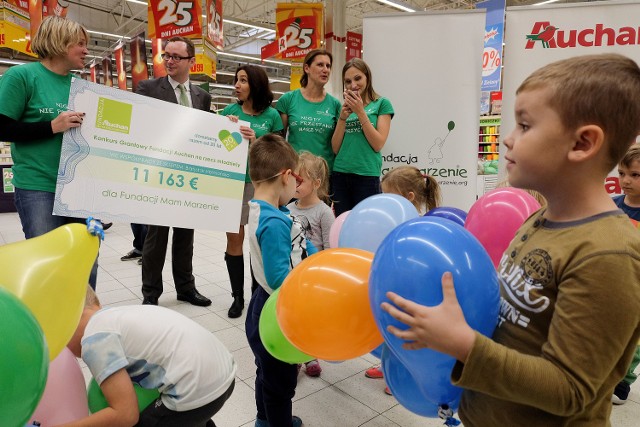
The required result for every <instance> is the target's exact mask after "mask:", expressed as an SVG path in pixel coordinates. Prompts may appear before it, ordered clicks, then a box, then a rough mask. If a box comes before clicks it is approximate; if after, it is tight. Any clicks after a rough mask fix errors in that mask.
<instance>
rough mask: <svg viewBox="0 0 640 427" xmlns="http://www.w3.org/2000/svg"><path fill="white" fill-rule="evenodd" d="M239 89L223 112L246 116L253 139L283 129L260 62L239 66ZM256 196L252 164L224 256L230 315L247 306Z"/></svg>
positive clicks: (245, 132) (244, 132) (234, 117)
mask: <svg viewBox="0 0 640 427" xmlns="http://www.w3.org/2000/svg"><path fill="white" fill-rule="evenodd" d="M234 86H235V89H236V97H237V98H238V102H237V103H236V104H229V105H227V106H226V107H225V108H224V110H222V112H221V113H220V114H222V115H223V116H227V117H229V119H231V120H232V121H236V122H237V121H238V120H244V121H247V122H249V123H250V124H251V126H250V127H246V126H242V127H240V131H241V132H242V135H243V136H244V137H245V138H246V139H248V140H249V144H251V143H253V141H255V140H256V138H259V137H261V136H262V135H266V134H268V133H276V132H281V131H282V129H283V126H282V120H281V119H280V114H278V111H276V109H275V108H273V107H272V106H271V102H272V101H273V93H272V92H271V88H269V77H267V73H266V72H265V71H264V70H263V69H262V67H258V66H256V65H242V66H240V67H238V69H237V70H236V76H235V79H234ZM252 198H253V184H252V183H251V178H249V166H248V164H247V175H246V178H245V185H244V196H243V198H242V216H241V217H240V229H239V230H238V232H237V233H227V250H226V252H225V254H224V260H225V262H226V264H227V271H228V272H229V280H230V281H231V294H232V295H233V304H232V305H231V307H230V308H229V313H228V316H229V317H231V318H236V317H240V316H241V315H242V310H243V309H244V256H243V253H242V243H243V241H244V226H245V225H246V224H247V223H248V222H249V205H248V202H249V200H251V199H252Z"/></svg>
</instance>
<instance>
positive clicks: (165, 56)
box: [162, 53, 193, 62]
mask: <svg viewBox="0 0 640 427" xmlns="http://www.w3.org/2000/svg"><path fill="white" fill-rule="evenodd" d="M191 58H193V56H180V55H169V54H168V53H163V54H162V59H164V60H165V61H168V60H170V59H173V62H180V61H182V60H183V59H191Z"/></svg>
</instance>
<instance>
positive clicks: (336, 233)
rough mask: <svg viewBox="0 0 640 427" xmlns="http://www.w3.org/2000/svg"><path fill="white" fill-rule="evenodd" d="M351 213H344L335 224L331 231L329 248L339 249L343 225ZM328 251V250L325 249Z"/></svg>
mask: <svg viewBox="0 0 640 427" xmlns="http://www.w3.org/2000/svg"><path fill="white" fill-rule="evenodd" d="M349 212H351V211H346V212H342V213H341V214H340V215H338V217H337V218H336V220H335V221H334V222H333V225H332V226H331V229H330V230H329V247H330V248H337V247H338V239H339V237H340V230H342V224H344V220H345V219H347V216H349ZM325 249H327V248H325Z"/></svg>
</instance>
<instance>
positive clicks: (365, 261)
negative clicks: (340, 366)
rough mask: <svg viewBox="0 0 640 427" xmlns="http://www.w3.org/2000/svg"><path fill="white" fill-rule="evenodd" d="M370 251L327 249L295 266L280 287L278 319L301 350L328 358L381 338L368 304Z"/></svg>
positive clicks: (359, 350)
mask: <svg viewBox="0 0 640 427" xmlns="http://www.w3.org/2000/svg"><path fill="white" fill-rule="evenodd" d="M372 261H373V254H372V253H371V252H367V251H364V250H361V249H355V248H335V249H325V250H323V251H320V252H318V253H317V254H315V255H313V256H310V257H309V258H307V259H305V260H304V261H302V262H301V263H300V264H299V265H298V266H296V267H295V268H294V269H293V270H292V271H291V272H290V273H289V275H288V276H287V278H286V279H285V281H284V283H283V284H282V286H281V289H280V296H279V297H278V301H277V304H276V313H277V317H278V323H279V324H280V328H281V329H282V332H283V333H284V335H285V336H286V337H287V339H288V340H289V341H290V342H291V343H292V344H293V345H294V346H295V347H297V348H298V349H299V350H300V351H302V352H304V353H306V354H309V355H312V356H314V357H317V358H319V359H324V360H329V361H338V360H339V361H342V360H345V359H352V358H354V357H359V356H362V355H363V354H366V353H369V352H371V351H372V350H373V349H374V348H376V347H378V346H379V345H380V344H382V341H383V338H382V335H381V334H380V332H379V331H378V328H377V327H376V323H375V320H374V318H373V312H372V311H371V306H370V305H369V272H370V270H371V263H372Z"/></svg>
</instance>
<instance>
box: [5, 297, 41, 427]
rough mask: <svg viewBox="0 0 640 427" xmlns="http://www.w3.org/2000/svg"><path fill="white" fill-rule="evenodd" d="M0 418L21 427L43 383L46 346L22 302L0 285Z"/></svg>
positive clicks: (29, 414) (8, 424)
mask: <svg viewBox="0 0 640 427" xmlns="http://www.w3.org/2000/svg"><path fill="white" fill-rule="evenodd" d="M0 313H2V322H0V337H2V345H1V346H0V390H2V399H0V414H2V415H0V418H1V419H2V425H3V426H7V427H23V426H24V425H25V424H26V423H27V420H28V419H29V417H30V416H31V414H33V411H35V410H36V407H37V406H38V402H39V401H40V398H41V397H42V393H43V392H44V387H45V385H46V384H47V373H48V371H49V349H48V348H47V343H46V341H45V338H44V334H43V332H42V329H41V328H40V324H39V323H38V321H37V320H36V318H35V317H34V316H33V314H31V311H30V310H29V309H28V308H27V306H25V305H24V304H23V303H22V301H20V300H19V299H18V298H16V297H15V296H14V295H13V294H12V293H10V292H9V291H7V290H6V289H4V288H3V287H2V286H0Z"/></svg>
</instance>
